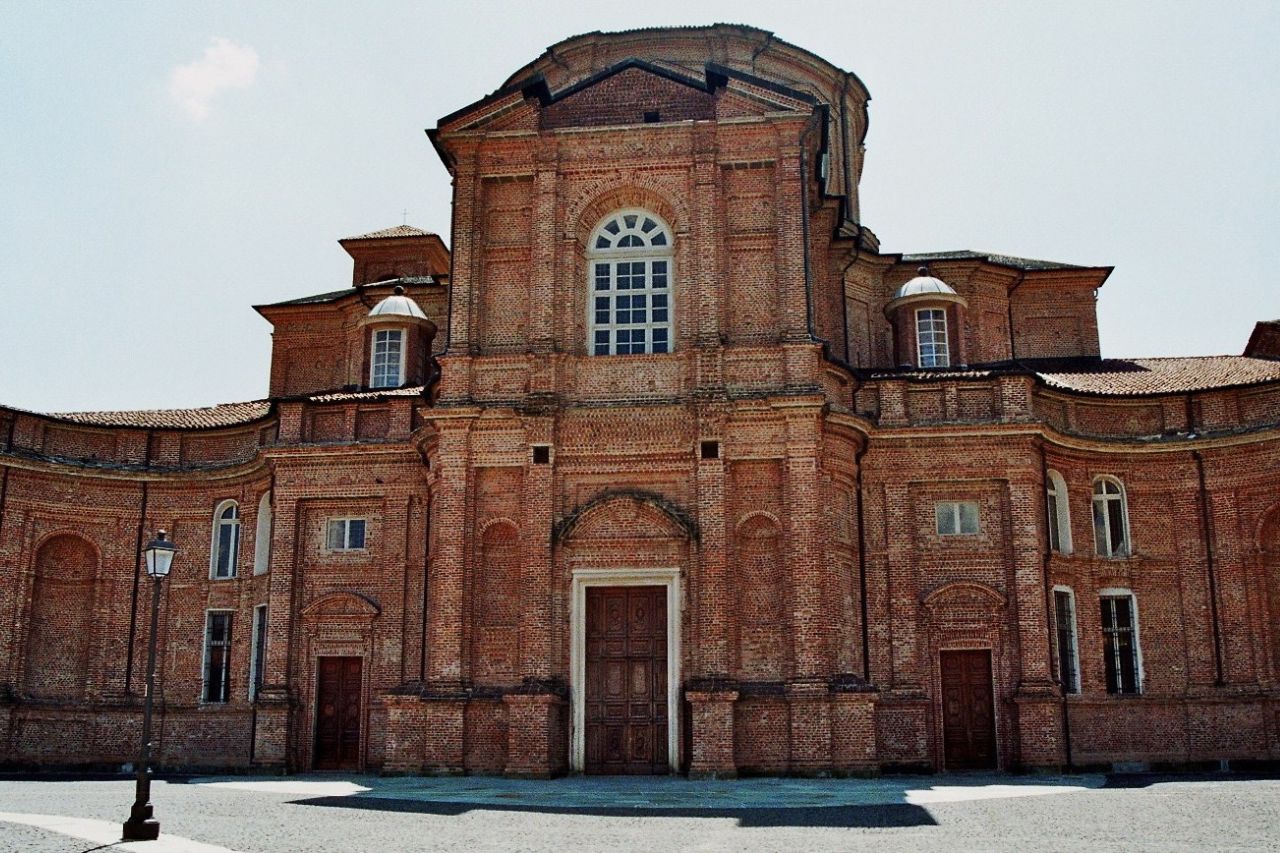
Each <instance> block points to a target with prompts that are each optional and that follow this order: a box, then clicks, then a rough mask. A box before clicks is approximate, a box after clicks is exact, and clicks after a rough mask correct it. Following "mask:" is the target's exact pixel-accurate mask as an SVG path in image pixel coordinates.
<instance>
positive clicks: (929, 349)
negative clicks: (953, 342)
mask: <svg viewBox="0 0 1280 853" xmlns="http://www.w3.org/2000/svg"><path fill="white" fill-rule="evenodd" d="M916 348H917V349H918V350H919V351H920V366H921V367H948V366H950V364H951V351H950V349H949V348H948V347H947V312H946V311H944V310H942V309H941V308H921V309H920V310H919V311H917V312H916Z"/></svg>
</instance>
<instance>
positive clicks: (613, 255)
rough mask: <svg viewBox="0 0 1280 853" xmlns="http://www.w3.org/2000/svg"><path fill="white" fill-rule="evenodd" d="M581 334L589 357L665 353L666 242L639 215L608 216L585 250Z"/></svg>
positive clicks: (665, 231) (651, 218) (656, 222)
mask: <svg viewBox="0 0 1280 853" xmlns="http://www.w3.org/2000/svg"><path fill="white" fill-rule="evenodd" d="M587 257H588V264H587V268H588V282H587V288H588V296H587V329H588V341H589V344H588V346H589V351H590V352H591V353H592V354H594V355H629V354H637V353H662V352H671V344H672V340H673V337H674V329H673V325H672V308H673V305H672V272H673V270H672V241H671V231H670V229H669V228H668V227H667V226H666V224H665V223H664V222H663V221H662V220H661V219H659V218H658V217H657V216H655V215H654V214H652V213H649V212H647V211H644V210H620V211H617V212H615V213H611V214H610V215H609V216H607V217H606V218H605V220H604V221H603V222H601V223H600V225H598V226H597V227H596V230H595V231H594V232H593V233H592V235H591V241H590V243H589V244H588V246H587Z"/></svg>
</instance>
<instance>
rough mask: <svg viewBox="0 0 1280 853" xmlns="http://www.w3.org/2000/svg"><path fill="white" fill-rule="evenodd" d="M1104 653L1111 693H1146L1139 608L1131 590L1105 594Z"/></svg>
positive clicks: (1103, 615)
mask: <svg viewBox="0 0 1280 853" xmlns="http://www.w3.org/2000/svg"><path fill="white" fill-rule="evenodd" d="M1101 603H1102V652H1103V658H1104V661H1103V662H1104V664H1105V668H1106V674H1107V692H1108V693H1116V694H1125V693H1141V692H1142V659H1141V653H1140V651H1139V648H1138V605H1137V601H1136V600H1135V599H1134V597H1133V593H1132V592H1129V591H1128V590H1113V591H1104V592H1103V594H1102V596H1101Z"/></svg>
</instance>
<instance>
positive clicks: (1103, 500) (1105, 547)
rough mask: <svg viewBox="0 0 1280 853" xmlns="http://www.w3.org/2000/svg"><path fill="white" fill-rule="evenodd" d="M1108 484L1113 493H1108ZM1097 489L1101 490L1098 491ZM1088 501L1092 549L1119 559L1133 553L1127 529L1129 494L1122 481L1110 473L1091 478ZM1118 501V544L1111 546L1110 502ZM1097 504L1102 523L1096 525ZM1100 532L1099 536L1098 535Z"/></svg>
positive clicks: (1099, 553)
mask: <svg viewBox="0 0 1280 853" xmlns="http://www.w3.org/2000/svg"><path fill="white" fill-rule="evenodd" d="M1108 484H1110V485H1112V486H1115V487H1116V492H1115V493H1108V492H1107V491H1106V486H1107V485H1108ZM1099 489H1101V490H1102V491H1101V492H1099ZM1091 498H1092V500H1091V503H1090V507H1089V508H1090V521H1091V522H1092V524H1093V549H1094V553H1096V554H1097V555H1098V556H1099V557H1107V558H1111V559H1121V558H1124V557H1128V556H1131V555H1132V554H1133V540H1132V539H1131V538H1130V531H1129V496H1128V494H1127V493H1126V491H1125V488H1124V481H1123V480H1121V479H1120V478H1119V477H1113V476H1111V475H1110V474H1103V475H1100V476H1097V477H1094V478H1093V490H1092V494H1091ZM1113 503H1118V504H1119V507H1120V544H1119V546H1118V547H1114V548H1113V547H1112V545H1111V540H1112V539H1113V538H1114V537H1113V536H1112V529H1111V527H1112V521H1111V512H1110V509H1111V504H1113ZM1099 505H1101V509H1102V521H1103V525H1102V527H1101V528H1100V527H1099V525H1098V520H1099V517H1098V512H1099ZM1099 533H1101V534H1102V535H1101V538H1100V537H1099Z"/></svg>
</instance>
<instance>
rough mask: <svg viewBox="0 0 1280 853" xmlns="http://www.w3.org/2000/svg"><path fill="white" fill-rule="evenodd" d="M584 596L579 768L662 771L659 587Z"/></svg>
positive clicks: (663, 655)
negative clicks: (582, 735)
mask: <svg viewBox="0 0 1280 853" xmlns="http://www.w3.org/2000/svg"><path fill="white" fill-rule="evenodd" d="M586 592H587V612H586V629H587V630H586V684H585V685H584V687H585V690H584V702H585V705H586V728H585V744H584V746H585V754H584V756H583V770H584V772H586V773H612V774H655V773H658V774H661V773H667V772H669V771H670V766H671V765H670V757H669V755H668V747H667V726H668V725H669V722H670V721H669V720H668V719H667V690H668V685H667V588H666V587H664V586H619V587H588V588H587V590H586Z"/></svg>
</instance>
